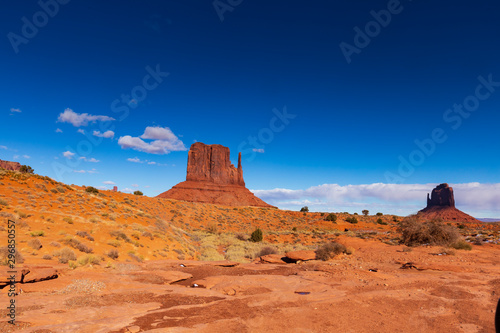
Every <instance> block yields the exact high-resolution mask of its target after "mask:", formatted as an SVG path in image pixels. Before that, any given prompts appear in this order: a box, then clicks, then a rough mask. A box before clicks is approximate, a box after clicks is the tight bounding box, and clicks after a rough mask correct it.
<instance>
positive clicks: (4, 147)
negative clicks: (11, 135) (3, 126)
mask: <svg viewBox="0 0 500 333" xmlns="http://www.w3.org/2000/svg"><path fill="white" fill-rule="evenodd" d="M0 149H8V148H7V147H6V146H0Z"/></svg>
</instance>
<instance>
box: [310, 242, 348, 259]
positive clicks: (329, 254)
mask: <svg viewBox="0 0 500 333" xmlns="http://www.w3.org/2000/svg"><path fill="white" fill-rule="evenodd" d="M346 250H347V249H346V247H345V246H344V245H342V244H340V243H336V242H332V243H328V244H324V245H322V246H321V247H319V248H318V249H317V250H316V251H315V252H316V259H319V260H323V261H327V260H330V259H332V258H333V257H335V256H336V255H337V254H340V253H345V252H346Z"/></svg>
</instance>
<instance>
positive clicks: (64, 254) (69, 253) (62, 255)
mask: <svg viewBox="0 0 500 333" xmlns="http://www.w3.org/2000/svg"><path fill="white" fill-rule="evenodd" d="M52 254H53V255H54V257H57V258H59V262H60V263H61V264H67V263H68V262H69V261H70V260H76V255H75V252H74V251H73V250H72V249H70V248H68V247H65V248H63V249H61V250H58V251H55V252H54V253H52Z"/></svg>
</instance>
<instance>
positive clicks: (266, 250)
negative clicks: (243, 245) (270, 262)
mask: <svg viewBox="0 0 500 333" xmlns="http://www.w3.org/2000/svg"><path fill="white" fill-rule="evenodd" d="M276 253H278V251H277V250H276V249H275V248H274V247H272V246H264V247H263V248H261V249H260V250H259V252H257V253H256V254H255V257H256V258H257V257H262V256H265V255H268V254H276Z"/></svg>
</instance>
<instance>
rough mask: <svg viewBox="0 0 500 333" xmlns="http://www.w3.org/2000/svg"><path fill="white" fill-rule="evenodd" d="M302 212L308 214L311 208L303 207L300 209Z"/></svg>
mask: <svg viewBox="0 0 500 333" xmlns="http://www.w3.org/2000/svg"><path fill="white" fill-rule="evenodd" d="M300 211H301V212H306V213H307V212H308V211H309V207H307V206H304V207H302V208H301V209H300Z"/></svg>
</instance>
